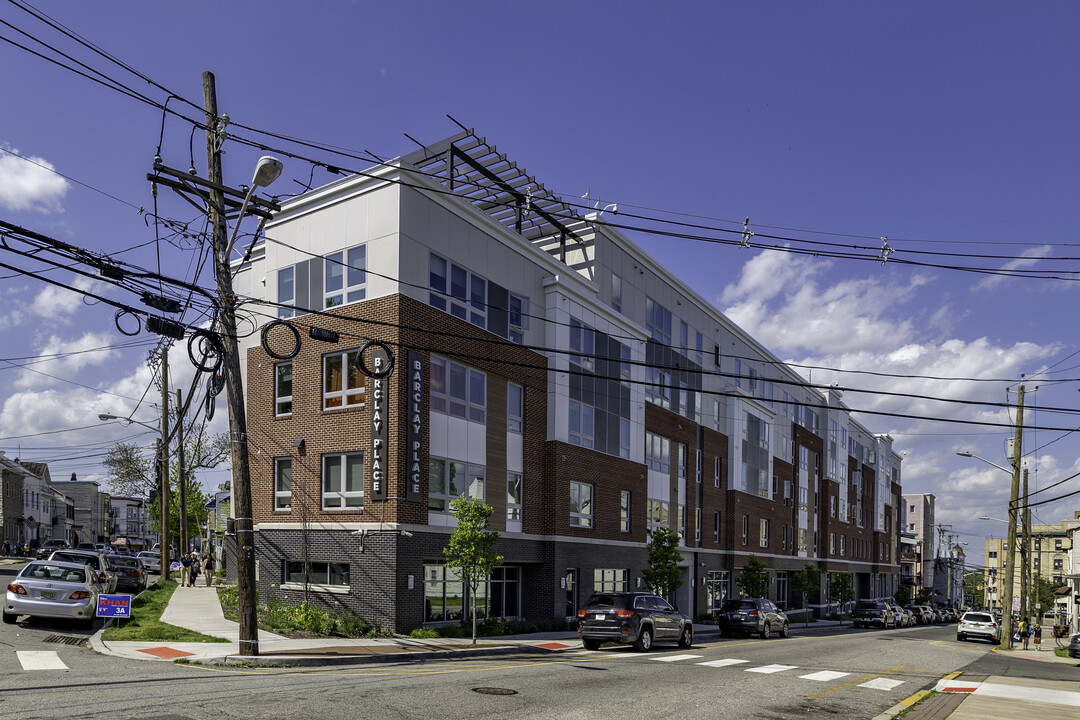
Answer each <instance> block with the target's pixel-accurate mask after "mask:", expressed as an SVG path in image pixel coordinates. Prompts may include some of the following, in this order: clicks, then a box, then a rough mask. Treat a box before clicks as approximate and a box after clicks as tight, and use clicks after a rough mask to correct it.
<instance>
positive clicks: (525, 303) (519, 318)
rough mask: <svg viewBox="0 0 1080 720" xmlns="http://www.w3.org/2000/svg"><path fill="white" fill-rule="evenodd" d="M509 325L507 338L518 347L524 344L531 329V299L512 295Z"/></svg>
mask: <svg viewBox="0 0 1080 720" xmlns="http://www.w3.org/2000/svg"><path fill="white" fill-rule="evenodd" d="M509 325H510V329H509V331H508V334H507V337H508V338H509V339H510V340H512V341H513V342H516V343H517V344H518V345H521V344H524V342H525V331H526V330H528V329H529V298H527V297H525V296H524V295H515V294H513V293H510V318H509Z"/></svg>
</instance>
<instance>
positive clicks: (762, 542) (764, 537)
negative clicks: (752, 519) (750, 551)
mask: <svg viewBox="0 0 1080 720" xmlns="http://www.w3.org/2000/svg"><path fill="white" fill-rule="evenodd" d="M758 547H763V548H767V547H769V520H768V518H761V519H760V520H759V521H758Z"/></svg>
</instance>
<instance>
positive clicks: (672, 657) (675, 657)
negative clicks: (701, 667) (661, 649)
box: [653, 655, 702, 662]
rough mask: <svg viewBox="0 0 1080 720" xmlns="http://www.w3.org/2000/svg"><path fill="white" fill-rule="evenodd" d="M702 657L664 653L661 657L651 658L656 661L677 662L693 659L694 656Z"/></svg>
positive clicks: (695, 656)
mask: <svg viewBox="0 0 1080 720" xmlns="http://www.w3.org/2000/svg"><path fill="white" fill-rule="evenodd" d="M699 657H702V656H701V655H664V656H663V657H654V658H653V660H656V661H657V662H678V661H679V660H693V659H694V658H699Z"/></svg>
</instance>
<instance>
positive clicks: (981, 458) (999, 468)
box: [956, 452, 1013, 475]
mask: <svg viewBox="0 0 1080 720" xmlns="http://www.w3.org/2000/svg"><path fill="white" fill-rule="evenodd" d="M956 454H957V455H959V456H960V457H969V458H975V459H976V460H982V461H983V462H984V463H986V464H987V465H993V466H994V467H996V468H997V469H998V470H1000V471H1001V472H1006V473H1009V474H1010V475H1012V474H1013V471H1012V470H1010V469H1009V468H1007V467H1004V466H1002V465H998V464H997V463H996V462H990V461H989V460H987V459H986V458H984V457H979V456H978V455H976V454H974V453H970V452H958V453H956Z"/></svg>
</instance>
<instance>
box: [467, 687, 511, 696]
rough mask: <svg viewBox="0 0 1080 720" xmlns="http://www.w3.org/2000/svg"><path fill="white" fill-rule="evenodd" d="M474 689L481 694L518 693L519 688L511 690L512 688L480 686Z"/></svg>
mask: <svg viewBox="0 0 1080 720" xmlns="http://www.w3.org/2000/svg"><path fill="white" fill-rule="evenodd" d="M472 690H473V692H477V693H480V694H481V695H517V690H511V689H510V688H492V687H478V688H473V689H472Z"/></svg>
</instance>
